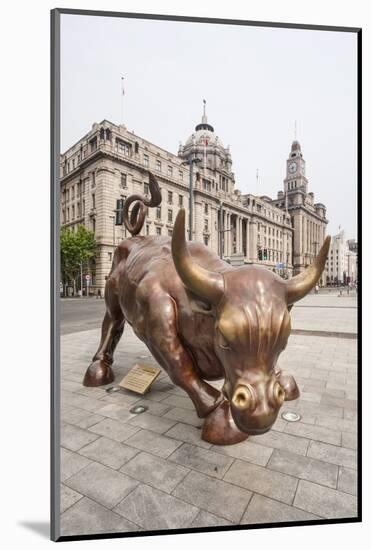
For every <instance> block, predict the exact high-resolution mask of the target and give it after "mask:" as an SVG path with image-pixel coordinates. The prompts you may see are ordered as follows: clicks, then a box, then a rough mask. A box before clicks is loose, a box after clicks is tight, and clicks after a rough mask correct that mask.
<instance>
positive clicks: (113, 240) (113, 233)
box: [110, 216, 116, 250]
mask: <svg viewBox="0 0 371 550" xmlns="http://www.w3.org/2000/svg"><path fill="white" fill-rule="evenodd" d="M110 218H111V220H112V246H113V250H115V219H116V217H115V216H110Z"/></svg>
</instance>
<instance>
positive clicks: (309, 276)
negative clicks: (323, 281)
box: [286, 236, 331, 305]
mask: <svg viewBox="0 0 371 550" xmlns="http://www.w3.org/2000/svg"><path fill="white" fill-rule="evenodd" d="M330 243H331V237H330V236H328V237H326V239H325V241H324V243H323V245H322V248H321V250H320V251H319V253H318V256H317V257H316V258H315V260H314V262H313V263H312V264H311V265H310V266H309V267H307V269H305V270H304V271H303V272H302V273H299V275H296V277H293V278H292V279H289V280H288V281H286V288H287V304H288V305H292V304H294V303H295V302H297V301H298V300H301V299H302V298H304V296H306V295H307V294H308V292H310V291H311V290H312V288H313V287H314V286H315V284H316V283H317V282H318V279H319V278H320V277H321V275H322V272H323V270H324V269H325V265H326V260H327V255H328V251H329V248H330Z"/></svg>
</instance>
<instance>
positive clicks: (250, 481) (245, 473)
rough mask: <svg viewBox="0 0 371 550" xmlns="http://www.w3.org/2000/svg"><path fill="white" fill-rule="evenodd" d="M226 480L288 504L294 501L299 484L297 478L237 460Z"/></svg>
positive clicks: (225, 477)
mask: <svg viewBox="0 0 371 550" xmlns="http://www.w3.org/2000/svg"><path fill="white" fill-rule="evenodd" d="M224 480H225V481H228V482H230V483H233V484H234V485H238V486H239V487H244V488H245V489H249V490H250V491H253V492H254V493H258V494H261V495H265V496H268V497H272V498H274V499H276V500H279V501H281V502H285V503H286V504H291V503H292V501H293V500H294V495H295V491H296V487H297V484H298V480H297V478H295V477H292V476H289V475H286V474H281V473H280V472H275V471H273V470H269V469H267V468H263V467H261V466H256V465H255V464H249V463H247V462H243V461H242V460H235V462H234V463H233V464H232V466H231V467H230V468H229V470H228V472H227V474H226V475H225V476H224Z"/></svg>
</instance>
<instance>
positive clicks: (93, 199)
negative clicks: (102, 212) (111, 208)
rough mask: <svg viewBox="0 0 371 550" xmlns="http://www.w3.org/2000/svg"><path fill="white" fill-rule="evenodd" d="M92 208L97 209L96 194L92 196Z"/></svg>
mask: <svg viewBox="0 0 371 550" xmlns="http://www.w3.org/2000/svg"><path fill="white" fill-rule="evenodd" d="M91 202H92V208H95V193H92V194H91Z"/></svg>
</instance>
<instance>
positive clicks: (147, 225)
mask: <svg viewBox="0 0 371 550" xmlns="http://www.w3.org/2000/svg"><path fill="white" fill-rule="evenodd" d="M146 235H149V223H146Z"/></svg>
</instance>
